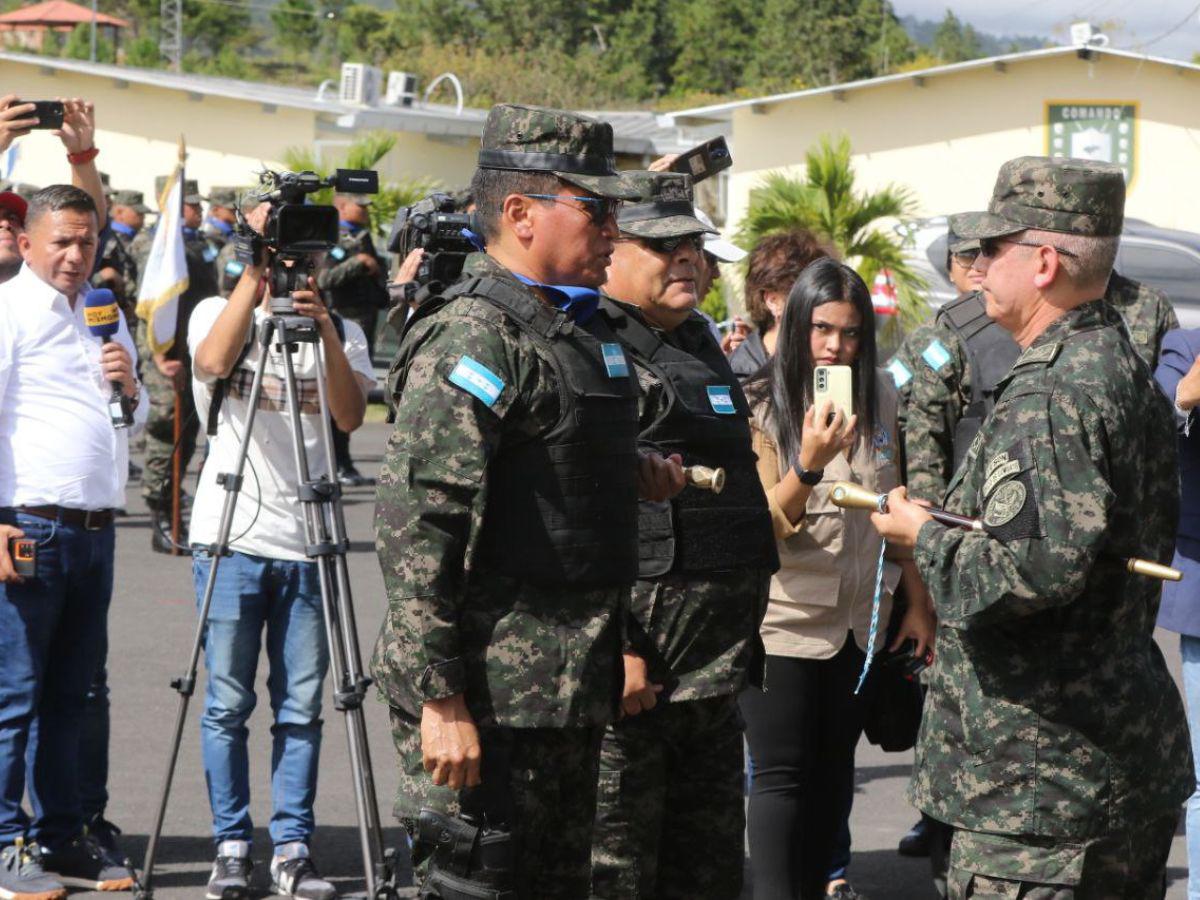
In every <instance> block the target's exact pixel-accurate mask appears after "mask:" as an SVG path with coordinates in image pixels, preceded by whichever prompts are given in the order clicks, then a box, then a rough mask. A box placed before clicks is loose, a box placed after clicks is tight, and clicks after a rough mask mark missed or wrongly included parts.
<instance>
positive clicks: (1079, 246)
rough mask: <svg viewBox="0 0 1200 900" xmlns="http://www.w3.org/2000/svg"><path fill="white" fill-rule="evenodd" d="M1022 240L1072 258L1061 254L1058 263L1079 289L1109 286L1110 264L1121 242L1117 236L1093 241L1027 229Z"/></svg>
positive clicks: (1074, 235) (1089, 236)
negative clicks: (1061, 251)
mask: <svg viewBox="0 0 1200 900" xmlns="http://www.w3.org/2000/svg"><path fill="white" fill-rule="evenodd" d="M1024 236H1025V239H1026V240H1029V241H1036V242H1037V243H1039V244H1049V245H1050V246H1052V247H1060V248H1062V249H1063V250H1066V251H1067V253H1070V254H1074V255H1072V256H1068V255H1067V253H1060V254H1059V256H1058V262H1059V265H1060V266H1062V269H1063V271H1064V272H1065V273H1066V275H1067V278H1068V279H1069V280H1070V281H1071V283H1072V284H1073V285H1075V286H1076V287H1078V288H1086V287H1095V286H1097V285H1099V286H1104V285H1107V284H1108V279H1109V276H1110V275H1112V270H1113V264H1114V263H1116V261H1117V245H1118V244H1119V243H1120V241H1121V239H1120V238H1119V237H1117V236H1116V235H1110V236H1106V237H1094V236H1092V235H1083V234H1067V233H1066V232H1062V231H1039V230H1038V229H1036V228H1030V229H1029V230H1028V231H1026V232H1025V235H1024Z"/></svg>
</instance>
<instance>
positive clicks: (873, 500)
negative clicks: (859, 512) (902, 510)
mask: <svg viewBox="0 0 1200 900" xmlns="http://www.w3.org/2000/svg"><path fill="white" fill-rule="evenodd" d="M879 497H880V495H879V494H876V493H875V492H874V491H871V490H868V489H867V488H865V487H863V486H862V485H861V484H854V483H853V482H851V481H835V482H834V483H833V486H832V487H831V488H830V489H829V499H830V501H831V502H832V503H833V505H834V506H840V507H842V509H869V510H872V511H874V510H877V509H879Z"/></svg>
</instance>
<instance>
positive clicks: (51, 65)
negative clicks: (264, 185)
mask: <svg viewBox="0 0 1200 900" xmlns="http://www.w3.org/2000/svg"><path fill="white" fill-rule="evenodd" d="M51 2H52V3H62V4H64V5H68V6H69V5H72V4H70V3H67V0H51ZM79 8H80V9H82V7H79ZM88 15H89V16H90V15H91V14H90V12H89V13H88ZM89 21H90V19H89ZM0 61H4V62H14V63H21V64H25V65H31V66H39V67H43V68H48V69H53V70H56V71H63V72H76V73H79V74H82V75H91V76H93V77H97V78H111V79H113V80H114V81H116V82H118V83H122V82H124V83H128V84H144V85H147V86H149V87H155V88H163V89H166V90H176V91H184V92H187V93H189V94H198V95H204V96H213V97H224V98H227V99H232V100H243V101H248V102H251V103H261V104H263V105H265V106H276V107H279V106H282V107H288V108H293V109H306V110H312V111H314V112H319V113H325V114H326V115H328V116H330V117H332V118H333V119H334V120H335V122H336V124H337V125H338V126H340V127H342V128H346V129H347V130H354V129H360V128H361V129H375V128H378V129H389V130H395V131H408V132H419V133H426V134H436V135H451V136H460V137H471V138H477V137H479V136H480V135H481V134H482V133H483V123H484V120H485V119H486V118H487V110H485V109H476V108H472V107H464V108H463V109H462V111H461V112H459V111H458V110H456V109H455V108H454V107H453V106H447V105H441V104H432V103H431V104H426V103H421V102H417V103H415V104H413V105H412V106H383V105H381V106H358V105H354V104H348V103H342V102H340V101H339V100H338V99H337V94H336V90H335V91H333V92H327V91H321V90H319V89H314V88H300V87H290V86H285V85H278V84H269V83H266V82H258V81H240V80H238V79H234V78H218V77H216V76H212V75H196V74H192V73H180V72H168V71H166V70H163V69H137V68H133V67H130V66H116V65H111V64H107V63H94V62H89V61H87V60H77V59H60V58H57V57H48V56H33V55H31V54H27V53H10V52H0ZM330 93H332V96H329V94H330ZM592 115H596V116H599V117H601V118H603V119H605V120H606V121H609V122H611V123H612V125H613V142H614V144H615V148H616V151H617V152H618V153H625V154H634V155H638V154H641V155H646V156H658V155H661V154H663V153H676V152H679V151H680V150H682V149H685V148H686V147H687V146H690V143H688V142H686V141H685V140H684V138H683V136H682V134H681V132H680V129H679V127H678V126H677V125H676V124H675V123H673V122H667V121H662V120H661V117H660V116H657V115H655V114H654V113H653V112H649V111H645V112H640V111H634V112H597V113H592Z"/></svg>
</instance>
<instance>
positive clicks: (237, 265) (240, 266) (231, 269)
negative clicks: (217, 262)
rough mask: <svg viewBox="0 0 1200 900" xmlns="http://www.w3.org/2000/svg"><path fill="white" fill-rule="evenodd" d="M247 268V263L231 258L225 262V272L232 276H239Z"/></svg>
mask: <svg viewBox="0 0 1200 900" xmlns="http://www.w3.org/2000/svg"><path fill="white" fill-rule="evenodd" d="M245 270H246V264H245V263H241V262H238V261H237V260H236V259H231V260H229V261H228V262H226V263H225V274H226V275H228V276H229V277H230V278H238V277H239V276H240V275H241V274H242V272H244V271H245Z"/></svg>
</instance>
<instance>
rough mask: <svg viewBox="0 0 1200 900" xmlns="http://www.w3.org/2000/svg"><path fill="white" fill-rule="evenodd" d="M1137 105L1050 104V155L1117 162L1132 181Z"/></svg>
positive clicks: (1127, 179) (1122, 103)
mask: <svg viewBox="0 0 1200 900" xmlns="http://www.w3.org/2000/svg"><path fill="white" fill-rule="evenodd" d="M1137 109H1138V107H1137V104H1136V103H1132V102H1127V101H1119V102H1096V101H1093V100H1077V101H1070V100H1055V101H1053V102H1049V103H1047V104H1046V155H1047V156H1064V157H1065V156H1070V157H1074V158H1075V159H1094V160H1097V161H1099V162H1108V163H1116V164H1117V165H1118V166H1120V167H1121V168H1122V169H1123V170H1124V172H1125V183H1126V184H1127V185H1128V184H1132V183H1133V176H1134V173H1135V171H1136V165H1135V164H1136V162H1137V160H1136V151H1137V140H1136V137H1137V135H1136V127H1137Z"/></svg>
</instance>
